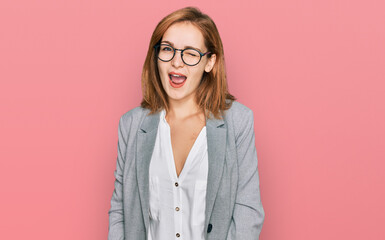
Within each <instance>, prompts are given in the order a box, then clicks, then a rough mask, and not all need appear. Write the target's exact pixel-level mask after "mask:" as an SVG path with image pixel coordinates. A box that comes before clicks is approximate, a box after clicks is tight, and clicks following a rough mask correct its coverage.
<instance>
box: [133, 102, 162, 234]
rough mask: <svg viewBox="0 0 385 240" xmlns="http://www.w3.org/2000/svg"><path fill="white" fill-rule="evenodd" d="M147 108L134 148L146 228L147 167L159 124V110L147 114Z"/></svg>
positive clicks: (147, 203)
mask: <svg viewBox="0 0 385 240" xmlns="http://www.w3.org/2000/svg"><path fill="white" fill-rule="evenodd" d="M148 112H149V110H148V109H145V114H146V115H145V117H144V119H143V122H142V125H141V126H140V129H139V132H138V139H137V148H136V176H137V181H138V188H139V197H140V202H141V206H142V213H143V218H144V224H145V227H146V230H147V229H148V224H149V221H150V219H149V183H148V182H149V167H150V161H151V156H152V152H153V150H154V146H155V140H156V135H157V132H158V131H157V130H158V125H159V118H160V112H157V113H154V114H151V115H147V113H148Z"/></svg>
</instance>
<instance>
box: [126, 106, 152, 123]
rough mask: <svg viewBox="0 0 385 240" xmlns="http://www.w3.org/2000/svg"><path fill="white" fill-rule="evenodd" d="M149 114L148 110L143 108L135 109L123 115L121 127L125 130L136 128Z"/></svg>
mask: <svg viewBox="0 0 385 240" xmlns="http://www.w3.org/2000/svg"><path fill="white" fill-rule="evenodd" d="M148 112H149V110H148V109H146V108H142V107H141V106H137V107H134V108H132V109H130V110H128V111H127V112H125V113H124V114H123V115H121V117H120V120H119V125H120V126H122V127H124V128H129V127H130V126H131V127H132V126H136V125H138V123H139V122H140V121H141V119H142V118H143V116H144V115H145V114H146V113H148Z"/></svg>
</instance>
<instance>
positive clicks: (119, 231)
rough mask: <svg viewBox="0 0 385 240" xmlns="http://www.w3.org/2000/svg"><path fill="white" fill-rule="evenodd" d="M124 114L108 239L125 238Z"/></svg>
mask: <svg viewBox="0 0 385 240" xmlns="http://www.w3.org/2000/svg"><path fill="white" fill-rule="evenodd" d="M126 124H127V123H125V121H124V115H123V116H122V117H121V118H120V120H119V127H118V157H117V162H116V170H115V171H114V176H115V188H114V191H113V193H112V198H111V208H110V210H109V211H108V214H109V226H108V240H124V212H123V170H124V161H125V154H126V148H127V136H128V133H127V130H126V128H125V125H126Z"/></svg>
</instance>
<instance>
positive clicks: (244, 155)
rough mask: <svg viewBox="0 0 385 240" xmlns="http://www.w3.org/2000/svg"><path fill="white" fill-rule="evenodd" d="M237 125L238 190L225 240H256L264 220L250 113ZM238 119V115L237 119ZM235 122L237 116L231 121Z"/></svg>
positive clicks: (252, 121)
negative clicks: (240, 127) (239, 127)
mask: <svg viewBox="0 0 385 240" xmlns="http://www.w3.org/2000/svg"><path fill="white" fill-rule="evenodd" d="M240 115H242V116H240V117H238V119H237V120H236V119H234V120H236V121H240V123H239V124H237V123H236V122H235V124H236V126H242V129H239V130H238V131H237V132H238V136H236V146H237V156H238V173H239V174H238V189H237V196H236V200H235V206H234V212H233V218H232V221H231V224H230V228H229V232H228V236H227V240H249V239H250V240H251V239H253V240H258V239H259V234H260V233H261V230H262V225H263V222H264V219H265V212H264V209H263V206H262V202H261V197H260V192H259V174H258V166H257V165H258V160H257V151H256V148H255V137H254V117H253V112H252V111H251V110H250V109H247V111H246V112H245V114H240ZM238 116H239V115H238ZM234 118H236V116H235V117H234Z"/></svg>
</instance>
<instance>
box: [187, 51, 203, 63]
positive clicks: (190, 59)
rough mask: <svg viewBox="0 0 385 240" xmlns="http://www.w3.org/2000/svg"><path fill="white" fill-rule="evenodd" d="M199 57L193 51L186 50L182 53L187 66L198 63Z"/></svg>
mask: <svg viewBox="0 0 385 240" xmlns="http://www.w3.org/2000/svg"><path fill="white" fill-rule="evenodd" d="M200 58H201V56H200V54H199V52H198V51H197V50H194V49H186V50H185V51H184V52H183V60H184V61H185V63H186V64H188V65H195V64H197V63H198V62H199V60H200Z"/></svg>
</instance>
